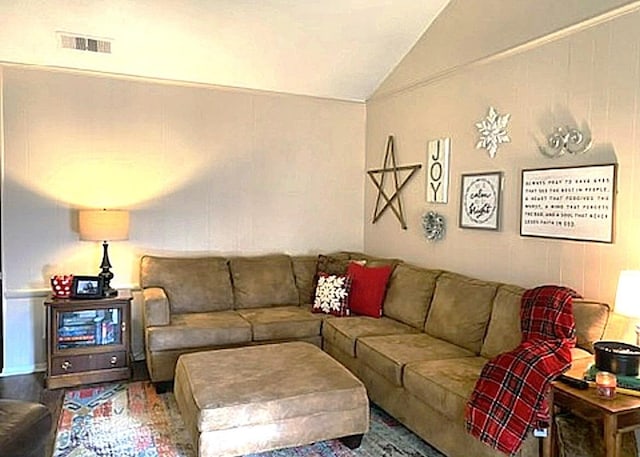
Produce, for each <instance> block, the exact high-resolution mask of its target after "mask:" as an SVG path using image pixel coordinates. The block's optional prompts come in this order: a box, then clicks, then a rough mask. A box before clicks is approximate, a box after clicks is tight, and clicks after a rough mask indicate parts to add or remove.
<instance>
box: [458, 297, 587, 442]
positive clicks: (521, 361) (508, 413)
mask: <svg viewBox="0 0 640 457" xmlns="http://www.w3.org/2000/svg"><path fill="white" fill-rule="evenodd" d="M573 297H577V295H576V293H575V292H574V291H573V290H571V289H568V288H566V287H556V286H541V287H537V288H535V289H531V290H527V291H526V292H525V293H524V295H523V297H522V307H521V309H520V321H521V327H522V343H521V344H520V345H519V346H518V347H517V348H516V349H514V350H513V351H510V352H506V353H503V354H500V355H498V356H497V357H495V358H493V359H492V360H490V361H489V362H487V364H486V365H485V366H484V368H483V369H482V373H481V374H480V378H479V379H478V381H477V383H476V386H475V389H474V391H473V393H472V394H471V398H470V399H469V402H468V403H467V408H466V411H465V420H466V426H467V431H468V432H469V433H471V434H472V435H473V436H475V437H476V438H478V439H479V440H480V441H482V442H484V443H485V444H488V445H489V446H491V447H493V448H495V449H498V450H499V451H501V452H504V453H505V454H509V455H513V454H515V453H516V452H518V450H519V449H520V446H521V445H522V442H523V441H524V439H525V437H526V436H527V433H529V431H530V430H532V429H533V428H536V427H539V426H543V425H544V426H546V425H547V424H548V423H549V415H548V414H549V410H548V405H547V399H546V395H547V392H548V389H549V385H550V383H551V381H552V380H553V379H554V378H555V377H556V376H558V375H559V374H561V373H563V372H564V371H565V370H567V369H568V368H569V366H570V365H571V348H572V347H574V346H575V336H574V335H575V321H574V318H573V309H572V308H573V306H572V305H573Z"/></svg>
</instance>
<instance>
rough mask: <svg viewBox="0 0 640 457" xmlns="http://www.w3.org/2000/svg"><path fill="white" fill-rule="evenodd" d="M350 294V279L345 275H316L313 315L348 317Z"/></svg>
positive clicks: (349, 312)
mask: <svg viewBox="0 0 640 457" xmlns="http://www.w3.org/2000/svg"><path fill="white" fill-rule="evenodd" d="M350 293H351V277H350V276H347V275H328V274H326V273H322V272H320V273H318V284H317V285H316V292H315V298H314V300H313V305H312V311H313V312H314V313H325V314H332V315H334V316H348V315H349V314H351V311H350V310H349V294H350Z"/></svg>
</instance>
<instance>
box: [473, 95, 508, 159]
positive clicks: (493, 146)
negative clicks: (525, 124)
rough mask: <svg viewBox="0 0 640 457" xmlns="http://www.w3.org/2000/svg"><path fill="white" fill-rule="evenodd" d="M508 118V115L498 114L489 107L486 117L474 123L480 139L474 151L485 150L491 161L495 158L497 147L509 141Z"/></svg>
mask: <svg viewBox="0 0 640 457" xmlns="http://www.w3.org/2000/svg"><path fill="white" fill-rule="evenodd" d="M510 117H511V115H510V114H498V112H497V111H496V109H495V108H494V107H493V106H491V107H489V113H488V114H487V117H486V118H484V119H483V120H482V121H480V122H478V123H476V127H477V129H478V131H479V132H480V139H479V140H478V142H477V143H476V149H481V148H484V149H486V150H487V152H488V153H489V156H491V158H492V159H493V158H494V157H495V156H496V152H498V146H500V145H501V144H502V143H509V142H510V141H511V138H509V135H508V134H507V124H508V123H509V118H510Z"/></svg>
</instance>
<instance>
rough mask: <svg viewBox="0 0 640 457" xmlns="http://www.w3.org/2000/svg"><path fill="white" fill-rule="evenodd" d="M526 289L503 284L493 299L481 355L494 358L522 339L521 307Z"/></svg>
mask: <svg viewBox="0 0 640 457" xmlns="http://www.w3.org/2000/svg"><path fill="white" fill-rule="evenodd" d="M524 291H525V289H524V288H522V287H518V286H512V285H506V284H505V285H501V286H500V287H498V292H497V293H496V296H495V298H494V299H493V309H492V310H491V317H490V318H489V327H488V328H487V335H486V336H485V337H484V343H482V349H481V351H480V355H481V356H482V357H486V358H487V359H492V358H494V357H495V356H497V355H498V354H502V353H503V352H508V351H511V350H513V349H515V348H516V347H518V345H519V344H520V342H521V341H522V330H521V328H520V308H521V304H522V295H523V294H524Z"/></svg>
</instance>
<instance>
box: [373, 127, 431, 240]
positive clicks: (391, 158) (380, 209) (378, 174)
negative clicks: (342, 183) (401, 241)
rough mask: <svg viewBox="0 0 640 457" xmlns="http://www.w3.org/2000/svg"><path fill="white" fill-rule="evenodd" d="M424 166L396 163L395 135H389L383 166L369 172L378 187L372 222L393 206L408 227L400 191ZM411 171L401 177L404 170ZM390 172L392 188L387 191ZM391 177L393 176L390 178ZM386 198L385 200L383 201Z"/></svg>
mask: <svg viewBox="0 0 640 457" xmlns="http://www.w3.org/2000/svg"><path fill="white" fill-rule="evenodd" d="M420 168H422V165H420V164H416V165H403V166H401V167H399V166H398V165H397V164H396V153H395V150H394V146H393V135H389V138H387V148H386V151H385V153H384V163H383V164H382V168H380V169H377V170H369V171H367V174H368V175H369V177H370V178H371V181H373V184H374V185H375V186H376V189H378V196H377V197H376V207H375V210H374V212H373V221H372V224H375V223H376V222H377V221H378V219H380V216H382V215H383V214H384V212H385V211H386V210H387V208H391V211H393V214H395V215H396V217H397V218H398V220H399V221H400V225H401V226H402V228H403V229H404V230H406V229H407V223H406V222H405V220H404V213H403V212H402V202H401V201H400V191H401V190H402V189H404V186H406V185H407V183H408V182H409V180H410V179H411V177H412V176H413V175H414V174H415V173H416V171H418V170H419V169H420ZM407 171H408V172H409V174H407V175H406V176H405V177H404V178H401V174H402V172H407ZM388 174H391V175H392V182H391V184H392V185H391V190H392V192H389V193H388V192H387V191H386V190H385V187H387V186H385V184H386V181H385V178H386V176H387V175H388ZM390 179H391V178H390ZM383 200H384V202H383Z"/></svg>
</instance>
